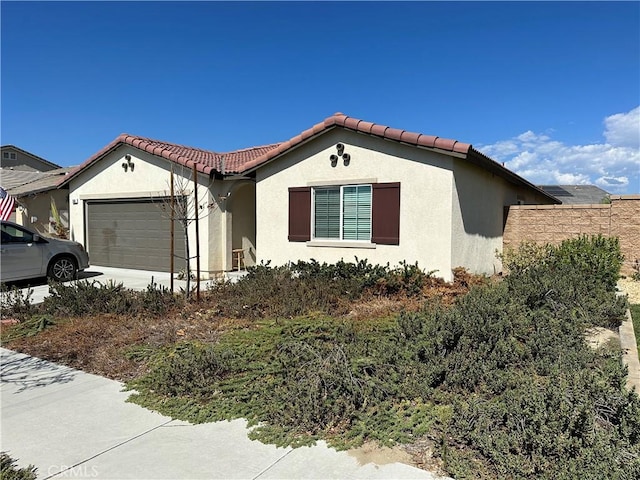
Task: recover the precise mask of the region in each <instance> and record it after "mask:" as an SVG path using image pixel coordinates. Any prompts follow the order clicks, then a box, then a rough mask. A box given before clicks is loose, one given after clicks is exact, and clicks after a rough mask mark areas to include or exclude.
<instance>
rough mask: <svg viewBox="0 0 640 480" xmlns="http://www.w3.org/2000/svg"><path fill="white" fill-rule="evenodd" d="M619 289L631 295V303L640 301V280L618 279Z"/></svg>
mask: <svg viewBox="0 0 640 480" xmlns="http://www.w3.org/2000/svg"><path fill="white" fill-rule="evenodd" d="M618 289H619V290H620V291H621V292H624V293H625V294H626V295H628V296H629V303H632V304H636V303H640V282H639V281H637V280H632V279H630V278H621V279H620V280H618Z"/></svg>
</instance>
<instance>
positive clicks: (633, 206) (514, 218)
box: [504, 195, 640, 274]
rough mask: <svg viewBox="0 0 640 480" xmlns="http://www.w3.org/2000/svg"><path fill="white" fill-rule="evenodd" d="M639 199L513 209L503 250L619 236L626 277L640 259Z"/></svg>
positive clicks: (624, 197)
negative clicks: (587, 237) (529, 244)
mask: <svg viewBox="0 0 640 480" xmlns="http://www.w3.org/2000/svg"><path fill="white" fill-rule="evenodd" d="M639 219H640V195H622V196H620V195H612V196H611V204H594V205H553V206H548V205H540V206H531V205H526V206H525V205H521V206H515V207H511V208H510V210H509V215H508V218H507V224H506V227H505V233H504V246H505V247H514V248H515V247H517V246H518V245H519V244H520V243H521V242H523V241H530V242H536V243H552V244H557V243H560V242H561V241H562V240H566V239H568V238H572V237H577V236H579V235H606V236H617V237H618V238H619V240H620V248H621V250H622V253H623V255H624V256H625V262H624V265H623V273H624V274H630V273H632V272H633V270H632V265H633V262H634V261H635V260H636V259H640V220H639Z"/></svg>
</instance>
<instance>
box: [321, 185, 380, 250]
mask: <svg viewBox="0 0 640 480" xmlns="http://www.w3.org/2000/svg"><path fill="white" fill-rule="evenodd" d="M347 187H369V194H370V196H371V200H370V205H369V238H368V239H364V240H345V239H344V189H345V188H347ZM330 189H340V225H339V226H340V234H339V238H326V237H316V190H330ZM372 223H373V185H372V184H371V183H353V184H346V185H315V186H312V187H311V242H316V243H317V242H325V241H326V242H337V243H344V244H353V243H355V244H362V245H371V238H372V235H373V225H372Z"/></svg>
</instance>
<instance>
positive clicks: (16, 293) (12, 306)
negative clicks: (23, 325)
mask: <svg viewBox="0 0 640 480" xmlns="http://www.w3.org/2000/svg"><path fill="white" fill-rule="evenodd" d="M32 296H33V290H32V289H27V291H26V292H25V293H23V292H22V290H20V289H18V288H17V287H16V286H15V285H14V286H12V287H11V288H9V287H7V286H6V284H4V283H3V284H0V310H1V311H2V317H3V318H14V319H16V320H20V321H22V320H26V319H28V318H30V317H31V316H32V315H34V314H35V313H36V312H37V310H38V308H37V306H36V305H34V304H33V303H31V297H32Z"/></svg>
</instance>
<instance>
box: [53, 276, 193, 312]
mask: <svg viewBox="0 0 640 480" xmlns="http://www.w3.org/2000/svg"><path fill="white" fill-rule="evenodd" d="M49 292H50V295H49V296H48V297H45V299H44V305H43V309H44V311H45V312H47V313H48V314H50V315H56V316H80V315H95V314H101V313H110V314H116V315H123V314H131V315H136V314H142V313H147V314H153V315H159V314H162V313H165V312H166V311H168V310H169V309H170V308H173V307H175V306H177V305H181V304H182V303H183V302H184V300H183V299H181V298H179V297H177V296H175V295H173V294H172V293H171V292H170V291H169V290H168V289H167V288H165V287H158V285H157V284H155V283H153V281H152V283H150V284H149V285H148V286H147V288H146V290H144V291H141V292H137V291H134V290H130V289H127V288H124V286H123V284H122V283H115V282H113V281H112V280H110V281H109V282H108V283H102V282H99V281H97V280H93V281H91V282H89V281H88V280H81V281H78V282H74V283H69V284H64V283H50V284H49Z"/></svg>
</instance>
